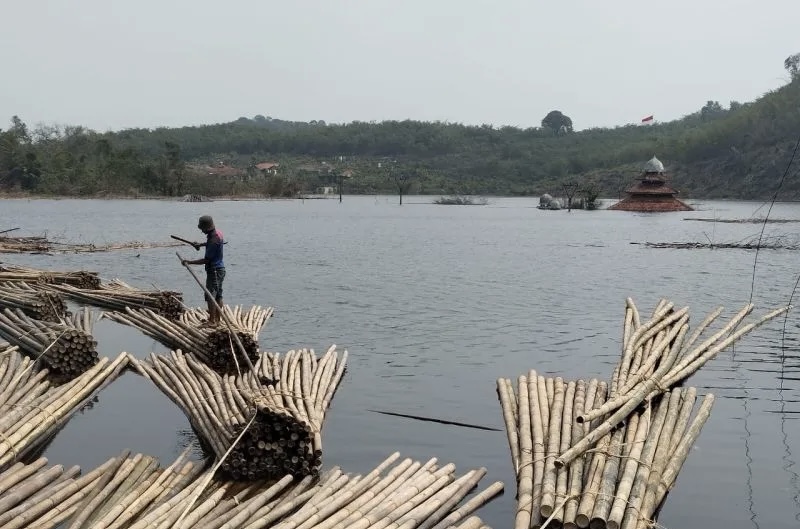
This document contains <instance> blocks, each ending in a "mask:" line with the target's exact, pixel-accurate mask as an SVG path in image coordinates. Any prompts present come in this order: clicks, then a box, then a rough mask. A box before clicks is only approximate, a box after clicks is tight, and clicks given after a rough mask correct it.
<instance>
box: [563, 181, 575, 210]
mask: <svg viewBox="0 0 800 529" xmlns="http://www.w3.org/2000/svg"><path fill="white" fill-rule="evenodd" d="M563 187H564V195H565V196H566V197H567V212H568V213H569V212H570V211H572V197H574V196H575V193H577V192H578V184H576V183H575V182H567V183H566V184H564V186H563Z"/></svg>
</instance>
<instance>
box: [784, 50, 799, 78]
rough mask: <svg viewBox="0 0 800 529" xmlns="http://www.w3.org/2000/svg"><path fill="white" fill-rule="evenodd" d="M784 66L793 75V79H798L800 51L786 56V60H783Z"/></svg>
mask: <svg viewBox="0 0 800 529" xmlns="http://www.w3.org/2000/svg"><path fill="white" fill-rule="evenodd" d="M783 67H784V68H786V71H787V72H789V75H791V76H792V80H795V79H797V77H798V76H800V53H795V54H794V55H789V56H788V57H786V60H785V61H783Z"/></svg>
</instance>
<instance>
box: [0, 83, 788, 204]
mask: <svg viewBox="0 0 800 529" xmlns="http://www.w3.org/2000/svg"><path fill="white" fill-rule="evenodd" d="M551 114H553V113H551ZM555 114H558V115H560V113H558V112H556V113H555ZM560 116H561V117H563V118H566V119H569V118H567V117H566V116H563V115H560ZM549 118H551V116H550V115H548V119H549ZM559 119H560V118H559ZM571 129H572V123H571V120H570V121H569V122H568V126H567V122H557V123H551V122H549V121H546V122H545V123H543V126H542V127H537V128H529V129H519V128H515V127H499V128H498V127H492V126H489V125H484V126H466V125H461V124H455V123H441V122H419V121H410V120H407V121H384V122H380V123H365V122H352V123H348V124H343V125H340V124H326V123H325V122H324V121H312V122H295V121H284V120H280V119H273V118H270V117H265V116H263V115H258V116H255V117H254V118H252V119H249V118H244V117H242V118H239V119H237V120H236V121H232V122H230V123H222V124H215V125H206V126H198V127H182V128H157V129H152V130H149V129H128V130H122V131H118V132H113V133H105V134H100V133H95V132H92V131H89V130H86V129H83V128H81V127H72V128H67V129H65V130H55V129H37V130H34V131H29V130H28V128H27V127H26V126H25V124H24V123H23V122H22V121H21V120H19V119H16V118H15V121H13V122H12V127H11V128H10V129H8V130H6V131H4V132H0V188H2V187H4V188H7V189H9V188H11V189H17V188H18V189H22V190H28V191H30V192H33V193H37V192H38V193H60V194H98V193H103V192H110V193H111V192H113V193H160V194H167V195H170V194H171V195H178V196H182V195H184V194H186V193H197V194H204V195H214V194H229V193H268V194H283V195H292V194H294V193H297V192H303V191H305V192H311V191H313V190H315V189H317V188H319V187H320V186H330V185H335V184H336V182H337V179H338V177H337V174H340V173H342V172H344V171H348V173H347V174H348V176H347V177H346V178H344V179H343V180H344V184H343V185H344V188H345V192H355V193H374V192H395V191H396V190H397V186H398V185H400V186H402V185H406V183H405V182H406V181H407V182H408V184H407V186H408V188H409V189H408V191H411V192H420V193H430V194H442V193H476V194H502V195H537V194H541V193H545V192H547V193H551V194H559V193H560V191H561V187H562V185H563V184H564V183H566V182H575V183H578V184H579V185H580V186H582V187H585V186H593V187H595V188H598V189H599V190H600V192H601V194H603V195H605V196H617V195H618V194H619V193H621V191H622V190H623V189H624V188H625V187H626V186H627V185H629V184H630V182H631V181H632V179H633V178H635V177H636V176H637V175H638V173H639V170H640V167H641V165H642V164H643V163H644V162H645V161H646V160H648V159H649V158H651V157H652V156H653V155H656V156H658V157H659V159H661V160H662V161H663V162H664V164H665V166H666V167H667V170H668V172H669V174H670V175H671V178H672V182H671V183H672V185H673V186H674V187H676V188H677V189H679V190H680V191H681V196H683V197H692V198H740V199H763V198H766V197H769V196H771V195H772V193H773V192H774V190H775V188H776V185H777V183H778V181H779V179H780V177H781V175H782V173H783V170H784V168H785V166H786V163H787V162H788V159H789V156H790V155H791V150H792V149H793V148H794V145H795V143H796V142H797V139H798V136H800V79H799V78H797V77H795V80H794V81H792V82H790V83H788V84H787V85H785V86H783V87H781V88H780V89H778V90H775V91H773V92H770V93H767V94H765V95H764V96H763V97H761V98H759V99H758V100H756V101H753V102H750V103H745V104H739V103H736V102H731V103H730V104H729V105H721V104H720V103H718V102H716V101H709V102H708V103H707V104H706V105H705V106H704V107H703V108H702V109H699V110H698V111H697V112H695V113H693V114H691V115H689V116H685V117H684V118H682V119H679V120H676V121H671V122H667V123H657V124H654V125H641V126H640V125H628V126H623V127H616V128H610V129H608V128H597V129H590V130H583V131H578V132H572V131H571ZM259 162H269V163H267V164H266V165H264V167H266V166H273V164H276V165H274V170H271V171H266V172H265V171H261V170H259V169H257V168H256V164H258V163H259ZM798 163H800V159H798ZM197 167H202V168H203V169H202V170H197V169H195V168H197ZM208 167H224V168H225V170H224V171H222V170H220V171H218V172H219V174H216V173H217V172H215V171H214V170H208V169H207V168H208ZM223 173H224V174H223ZM780 198H782V199H797V198H800V179H798V178H796V177H795V178H788V179H787V181H786V183H785V185H784V188H783V191H782V193H781V196H780Z"/></svg>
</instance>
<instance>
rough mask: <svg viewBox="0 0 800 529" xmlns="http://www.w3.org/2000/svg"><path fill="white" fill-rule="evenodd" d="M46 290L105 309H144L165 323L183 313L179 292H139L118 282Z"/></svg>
mask: <svg viewBox="0 0 800 529" xmlns="http://www.w3.org/2000/svg"><path fill="white" fill-rule="evenodd" d="M47 289H48V290H51V291H55V292H58V293H60V294H62V295H64V296H66V297H68V298H69V299H71V300H73V301H76V302H78V303H84V304H87V305H93V306H95V307H102V308H105V309H111V310H119V311H124V310H125V309H126V308H128V307H130V308H148V309H151V310H153V311H154V312H155V313H156V314H159V315H160V316H163V317H165V318H167V319H168V320H177V319H178V318H180V316H181V314H183V311H184V307H183V295H182V294H181V293H180V292H172V291H166V290H154V291H148V290H140V289H138V288H135V287H132V286H130V285H128V284H127V283H124V282H122V281H120V280H118V279H114V280H112V281H111V282H109V283H108V284H104V285H100V288H98V289H92V290H89V289H84V288H78V287H74V286H71V285H49V286H47Z"/></svg>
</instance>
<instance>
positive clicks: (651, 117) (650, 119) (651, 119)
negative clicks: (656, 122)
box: [642, 115, 653, 123]
mask: <svg viewBox="0 0 800 529" xmlns="http://www.w3.org/2000/svg"><path fill="white" fill-rule="evenodd" d="M648 121H653V116H652V115H651V116H647V117H646V118H643V119H642V123H647V122H648Z"/></svg>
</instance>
